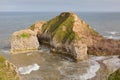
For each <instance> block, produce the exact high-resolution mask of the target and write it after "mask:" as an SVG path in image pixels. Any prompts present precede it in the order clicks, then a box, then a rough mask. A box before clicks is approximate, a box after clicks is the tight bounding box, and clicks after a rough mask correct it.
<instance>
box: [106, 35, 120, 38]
mask: <svg viewBox="0 0 120 80" xmlns="http://www.w3.org/2000/svg"><path fill="white" fill-rule="evenodd" d="M104 37H106V38H108V39H120V36H112V35H111V36H104Z"/></svg>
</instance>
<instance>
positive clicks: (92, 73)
mask: <svg viewBox="0 0 120 80" xmlns="http://www.w3.org/2000/svg"><path fill="white" fill-rule="evenodd" d="M99 68H100V64H99V63H97V62H96V61H91V65H90V68H89V69H88V70H87V73H84V74H83V75H80V79H84V80H87V79H90V78H93V77H95V76H96V72H97V71H98V70H99Z"/></svg>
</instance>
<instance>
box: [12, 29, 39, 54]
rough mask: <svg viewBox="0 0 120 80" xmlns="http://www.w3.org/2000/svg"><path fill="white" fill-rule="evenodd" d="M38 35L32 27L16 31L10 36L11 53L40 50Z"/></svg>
mask: <svg viewBox="0 0 120 80" xmlns="http://www.w3.org/2000/svg"><path fill="white" fill-rule="evenodd" d="M36 35H37V34H36V33H35V32H34V31H32V30H30V29H25V30H20V31H17V32H14V33H13V34H12V36H11V38H10V41H11V53H12V54H16V53H25V52H30V51H33V50H38V48H39V42H38V39H37V36H36Z"/></svg>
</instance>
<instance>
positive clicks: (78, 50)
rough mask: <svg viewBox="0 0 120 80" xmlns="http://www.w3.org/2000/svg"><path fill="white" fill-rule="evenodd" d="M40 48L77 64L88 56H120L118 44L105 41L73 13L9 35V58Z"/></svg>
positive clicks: (67, 13)
mask: <svg viewBox="0 0 120 80" xmlns="http://www.w3.org/2000/svg"><path fill="white" fill-rule="evenodd" d="M41 45H46V46H49V47H50V50H51V51H52V52H55V53H58V54H62V55H65V56H69V57H71V58H72V59H74V60H75V61H77V62H78V61H82V60H86V59H88V55H97V56H99V55H120V40H113V39H106V38H104V37H103V36H102V35H100V34H99V33H98V32H96V31H95V30H94V29H93V28H92V27H91V26H90V25H89V24H87V23H86V22H85V21H83V20H82V19H80V18H79V17H78V16H77V15H76V14H75V13H72V12H63V13H61V14H60V15H58V16H56V17H54V18H53V19H51V20H49V21H40V22H37V23H35V24H33V25H32V26H31V27H29V28H28V29H25V30H20V31H16V32H14V33H13V34H12V35H11V53H12V54H17V53H25V52H30V51H34V50H38V49H39V47H40V46H41Z"/></svg>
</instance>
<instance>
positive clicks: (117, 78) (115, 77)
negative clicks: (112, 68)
mask: <svg viewBox="0 0 120 80" xmlns="http://www.w3.org/2000/svg"><path fill="white" fill-rule="evenodd" d="M108 80H120V69H119V70H117V71H116V72H114V73H113V74H111V75H110V76H109V77H108Z"/></svg>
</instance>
